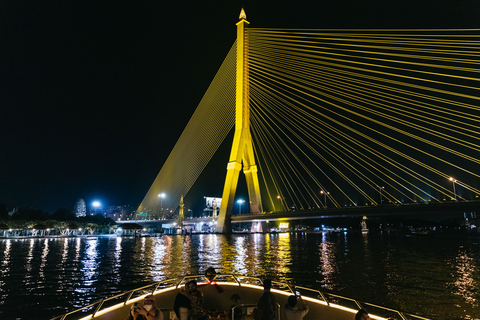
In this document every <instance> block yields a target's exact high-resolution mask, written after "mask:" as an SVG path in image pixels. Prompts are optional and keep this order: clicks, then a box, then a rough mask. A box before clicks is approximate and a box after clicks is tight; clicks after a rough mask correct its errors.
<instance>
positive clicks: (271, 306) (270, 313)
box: [255, 279, 277, 320]
mask: <svg viewBox="0 0 480 320" xmlns="http://www.w3.org/2000/svg"><path fill="white" fill-rule="evenodd" d="M271 288H272V281H271V280H270V279H266V280H265V281H263V294H262V296H261V297H260V299H258V302H257V310H256V316H255V320H273V319H276V318H277V299H276V298H275V296H274V295H273V293H271V292H270V289H271Z"/></svg>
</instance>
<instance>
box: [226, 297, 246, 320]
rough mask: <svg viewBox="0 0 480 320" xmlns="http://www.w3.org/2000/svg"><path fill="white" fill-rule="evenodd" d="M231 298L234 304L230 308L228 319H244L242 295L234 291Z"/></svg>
mask: <svg viewBox="0 0 480 320" xmlns="http://www.w3.org/2000/svg"><path fill="white" fill-rule="evenodd" d="M230 300H232V301H233V304H232V305H231V306H230V308H229V310H228V318H227V319H233V320H240V319H242V318H243V311H242V308H241V307H240V295H239V294H238V293H234V294H232V296H231V297H230ZM234 308H235V309H234ZM232 313H233V318H232Z"/></svg>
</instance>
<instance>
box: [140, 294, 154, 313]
mask: <svg viewBox="0 0 480 320" xmlns="http://www.w3.org/2000/svg"><path fill="white" fill-rule="evenodd" d="M143 307H144V308H145V310H147V311H150V310H152V309H153V308H154V307H155V298H154V297H153V295H151V294H149V295H148V296H145V298H143Z"/></svg>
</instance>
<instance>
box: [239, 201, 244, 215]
mask: <svg viewBox="0 0 480 320" xmlns="http://www.w3.org/2000/svg"><path fill="white" fill-rule="evenodd" d="M237 203H238V212H239V214H242V204H243V203H245V200H242V199H240V200H237Z"/></svg>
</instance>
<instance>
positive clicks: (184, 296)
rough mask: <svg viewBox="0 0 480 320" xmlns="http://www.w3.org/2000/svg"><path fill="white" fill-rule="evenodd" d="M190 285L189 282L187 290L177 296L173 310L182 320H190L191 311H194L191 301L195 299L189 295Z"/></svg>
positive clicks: (186, 286)
mask: <svg viewBox="0 0 480 320" xmlns="http://www.w3.org/2000/svg"><path fill="white" fill-rule="evenodd" d="M189 283H190V282H187V283H186V284H185V288H184V289H182V290H181V291H180V292H179V293H178V294H177V296H176V297H175V303H174V304H173V310H174V311H175V314H176V315H177V318H178V319H180V320H188V318H189V315H190V309H192V306H191V302H190V300H191V299H193V296H192V295H190V293H189Z"/></svg>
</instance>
